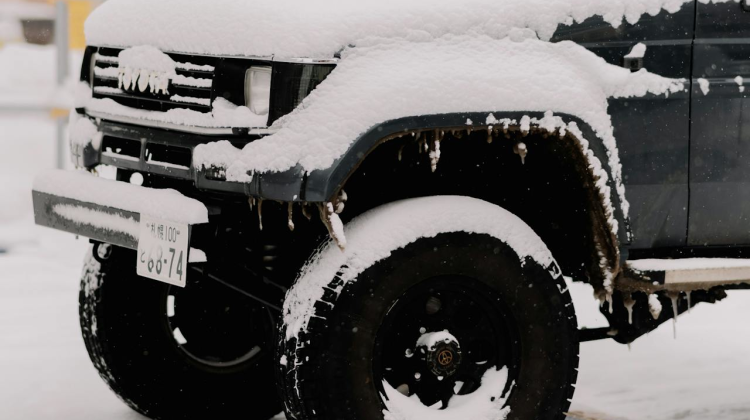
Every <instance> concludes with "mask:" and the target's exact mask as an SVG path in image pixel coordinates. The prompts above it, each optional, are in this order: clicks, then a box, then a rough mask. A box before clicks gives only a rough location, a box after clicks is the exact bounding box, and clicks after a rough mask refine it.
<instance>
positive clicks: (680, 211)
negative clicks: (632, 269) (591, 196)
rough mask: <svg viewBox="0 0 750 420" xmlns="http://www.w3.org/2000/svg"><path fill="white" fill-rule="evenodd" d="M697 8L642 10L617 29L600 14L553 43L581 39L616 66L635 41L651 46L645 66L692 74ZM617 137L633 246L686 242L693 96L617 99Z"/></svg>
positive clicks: (563, 30)
mask: <svg viewBox="0 0 750 420" xmlns="http://www.w3.org/2000/svg"><path fill="white" fill-rule="evenodd" d="M694 23H695V5H694V4H693V3H687V4H685V5H684V6H683V7H682V9H681V10H680V11H678V12H677V13H673V14H670V13H668V12H661V13H659V14H658V15H656V16H651V15H644V16H642V17H641V19H640V20H639V21H638V23H637V24H635V25H631V24H627V23H624V24H622V25H621V26H620V27H618V28H613V27H612V26H611V25H609V24H608V23H606V22H604V20H603V19H602V18H601V17H594V18H590V19H587V20H585V21H584V22H581V23H579V24H576V25H572V26H561V27H560V28H559V29H558V31H557V34H556V36H555V38H554V40H571V41H575V42H577V43H579V44H581V45H583V46H584V47H586V48H588V49H589V50H591V51H593V52H594V53H596V54H597V55H598V56H600V57H602V58H603V59H604V60H606V61H607V62H608V63H610V64H614V65H622V64H623V57H624V56H625V55H626V54H628V53H629V52H630V50H631V49H632V48H633V46H634V45H636V44H637V43H638V42H643V43H644V44H646V46H647V47H648V48H647V50H646V55H645V57H644V67H645V68H646V69H647V70H648V71H650V72H653V73H656V74H659V75H662V76H665V77H672V78H684V79H687V80H689V79H690V72H691V53H692V41H693V33H694V32H693V29H694ZM609 113H610V115H611V116H612V124H613V126H614V132H615V138H616V139H617V146H618V148H619V151H620V160H621V161H622V166H623V179H624V181H625V188H626V196H627V198H628V201H629V202H630V218H631V228H632V231H633V243H632V244H631V246H632V248H656V247H681V246H684V245H685V243H686V240H687V224H688V166H689V159H688V157H689V152H690V150H689V146H690V144H689V141H690V123H689V121H690V95H689V93H687V92H680V93H678V94H674V95H670V96H669V97H665V96H664V95H661V96H655V95H649V96H646V97H643V98H629V99H611V100H610V101H609Z"/></svg>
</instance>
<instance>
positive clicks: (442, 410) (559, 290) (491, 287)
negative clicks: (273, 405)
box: [278, 209, 578, 420]
mask: <svg viewBox="0 0 750 420" xmlns="http://www.w3.org/2000/svg"><path fill="white" fill-rule="evenodd" d="M500 210H501V209H500ZM518 222H519V223H522V222H520V220H519V221H518ZM385 229H386V230H387V228H385ZM352 252H353V253H354V254H357V253H358V251H356V250H355V251H352ZM323 254H325V253H323ZM360 255H361V254H360ZM322 258H323V259H324V258H325V257H322ZM350 262H352V261H351V260H350ZM356 263H357V262H356V261H353V264H356ZM353 264H352V265H353ZM327 265H329V264H327V263H326V262H325V261H318V264H312V267H313V268H312V270H313V271H314V270H315V268H314V267H315V266H319V267H326V266H327ZM350 268H351V267H350V265H349V264H344V265H342V266H340V267H338V274H337V275H336V276H335V277H334V278H332V279H331V281H330V282H329V283H328V285H327V286H326V289H327V291H326V292H324V294H323V297H322V299H319V300H318V301H317V302H315V304H314V315H313V316H311V317H309V320H308V321H307V323H306V324H305V326H304V328H303V329H302V330H301V331H295V330H294V329H292V330H290V328H296V327H297V326H293V325H287V326H286V332H283V333H282V334H283V335H282V337H281V338H280V343H281V346H280V353H279V355H280V358H281V363H280V366H279V372H278V373H279V376H280V379H281V384H282V387H283V391H284V392H285V397H286V404H287V406H286V409H287V415H288V416H289V417H290V418H294V419H300V420H301V419H308V420H310V419H357V420H382V419H384V418H385V419H386V420H412V419H422V418H440V419H443V418H445V419H474V418H476V419H492V420H500V419H505V418H510V419H538V420H552V419H562V418H564V417H565V415H564V413H565V412H566V411H567V409H568V407H569V405H570V399H571V398H572V395H573V386H574V383H575V379H576V376H577V375H576V368H577V366H578V337H577V326H576V320H575V314H574V311H573V305H572V301H571V297H570V295H569V294H568V292H567V289H566V288H565V284H564V282H563V280H562V276H560V275H559V272H557V271H556V270H550V269H549V267H542V266H541V265H540V264H539V263H537V262H536V261H535V260H534V259H532V258H525V259H522V260H519V256H518V255H517V253H516V252H515V251H514V249H512V248H511V247H510V246H509V245H508V244H507V243H506V242H504V241H502V240H500V239H498V238H497V237H492V236H490V235H486V234H476V233H464V232H446V233H441V234H438V235H436V236H434V237H430V238H419V239H417V240H416V241H413V242H411V243H410V244H408V245H407V246H405V247H403V248H401V249H396V250H393V251H392V252H390V253H389V255H388V256H387V257H385V258H383V259H380V260H379V261H377V262H376V263H374V264H372V265H369V266H368V267H366V268H364V269H363V270H362V271H361V273H359V274H358V275H357V276H356V278H352V279H350V280H348V281H342V279H344V278H346V274H345V273H346V272H347V270H348V269H350ZM308 274H310V273H308ZM312 277H315V275H314V273H312ZM304 279H305V277H304V276H303V278H302V279H301V280H300V281H304ZM295 288H299V290H304V291H305V293H307V294H310V285H309V284H307V285H305V284H298V285H295ZM294 294H295V290H294V289H292V291H291V292H290V295H291V296H294ZM286 307H287V309H288V311H289V312H288V314H289V313H290V312H293V311H295V310H299V308H300V306H295V305H286ZM293 318H294V317H293V316H287V319H293ZM436 411H439V412H436Z"/></svg>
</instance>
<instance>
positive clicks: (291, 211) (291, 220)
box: [286, 201, 294, 232]
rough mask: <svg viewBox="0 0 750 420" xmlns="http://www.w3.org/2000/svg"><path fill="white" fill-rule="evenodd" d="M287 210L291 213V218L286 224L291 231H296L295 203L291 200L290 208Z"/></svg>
mask: <svg viewBox="0 0 750 420" xmlns="http://www.w3.org/2000/svg"><path fill="white" fill-rule="evenodd" d="M287 212H288V213H289V219H288V220H287V222H286V225H287V227H289V230H290V231H292V232H294V220H293V217H294V203H293V202H291V201H290V202H289V208H288V210H287Z"/></svg>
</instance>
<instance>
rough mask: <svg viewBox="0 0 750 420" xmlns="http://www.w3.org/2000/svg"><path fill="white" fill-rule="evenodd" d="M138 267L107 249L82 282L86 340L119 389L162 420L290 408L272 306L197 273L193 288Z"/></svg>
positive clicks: (264, 414)
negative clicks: (277, 367) (276, 354)
mask: <svg viewBox="0 0 750 420" xmlns="http://www.w3.org/2000/svg"><path fill="white" fill-rule="evenodd" d="M94 253H95V254H96V255H95V254H94ZM94 257H96V258H94ZM135 261H136V256H135V253H134V252H132V251H129V250H126V249H122V248H115V247H111V246H109V245H102V246H99V247H97V248H95V250H93V251H92V253H91V254H90V255H89V256H88V258H87V260H86V264H85V267H84V271H83V277H82V281H81V292H80V296H79V304H80V308H79V310H80V321H81V330H82V334H83V338H84V341H85V343H86V348H87V349H88V352H89V356H90V357H91V361H92V362H93V364H94V366H95V367H96V368H97V370H98V371H99V374H100V376H101V377H102V378H103V379H104V381H105V382H106V383H107V384H108V385H109V386H110V388H111V389H112V390H113V391H114V392H115V393H116V394H117V395H118V396H120V397H121V398H122V399H123V400H124V401H125V402H126V403H127V404H128V405H129V406H130V407H132V408H133V409H135V410H136V411H138V412H140V413H141V414H144V415H146V416H149V417H151V418H154V419H195V418H244V419H253V420H255V419H257V420H266V419H268V418H270V417H272V416H273V415H274V414H276V413H278V412H279V411H281V406H280V404H279V402H278V398H277V394H276V390H275V387H274V377H273V369H272V367H271V363H270V362H271V361H272V347H273V337H274V335H275V331H274V330H275V327H274V325H275V320H274V318H273V317H272V315H271V313H270V312H269V311H268V309H267V308H265V307H264V306H262V305H260V304H257V303H255V302H254V301H252V300H250V299H247V298H244V297H243V296H241V295H239V294H237V293H234V292H232V291H230V290H229V289H225V288H224V286H222V285H220V284H218V283H215V282H213V281H211V280H202V279H201V278H200V276H199V274H198V273H197V272H192V273H191V275H192V278H191V280H190V283H189V284H188V286H187V287H186V288H184V289H180V288H177V287H173V286H170V285H167V284H164V283H160V282H157V281H155V280H150V279H145V278H141V277H138V276H137V275H136V273H135Z"/></svg>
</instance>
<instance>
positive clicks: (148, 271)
mask: <svg viewBox="0 0 750 420" xmlns="http://www.w3.org/2000/svg"><path fill="white" fill-rule="evenodd" d="M189 236H190V231H189V227H188V225H184V224H181V223H175V222H171V221H167V220H161V219H157V218H154V217H150V216H146V215H143V214H142V215H141V231H140V236H139V238H138V263H137V270H136V271H137V273H138V275H139V276H142V277H147V278H150V279H154V280H158V281H162V282H164V283H169V284H172V285H175V286H179V287H185V277H186V276H187V263H188V242H189Z"/></svg>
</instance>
